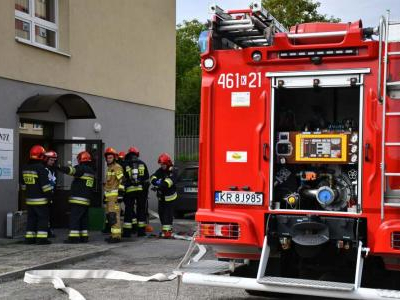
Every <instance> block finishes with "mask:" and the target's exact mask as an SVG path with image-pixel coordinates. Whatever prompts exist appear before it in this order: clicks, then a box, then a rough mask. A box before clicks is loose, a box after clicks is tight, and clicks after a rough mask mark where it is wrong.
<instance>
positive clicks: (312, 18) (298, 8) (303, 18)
mask: <svg viewBox="0 0 400 300" xmlns="http://www.w3.org/2000/svg"><path fill="white" fill-rule="evenodd" d="M262 4H263V6H264V7H265V8H266V9H267V10H268V11H269V12H270V13H271V14H272V15H273V16H274V17H275V18H276V19H277V20H278V21H279V22H280V23H281V24H282V25H283V26H285V27H286V28H287V29H290V27H291V26H293V25H296V24H301V23H309V22H335V23H337V22H340V19H338V18H334V17H333V16H330V17H328V16H327V15H322V14H319V13H318V11H317V9H318V7H319V6H320V5H321V3H319V2H313V1H311V0H290V1H288V0H263V1H262Z"/></svg>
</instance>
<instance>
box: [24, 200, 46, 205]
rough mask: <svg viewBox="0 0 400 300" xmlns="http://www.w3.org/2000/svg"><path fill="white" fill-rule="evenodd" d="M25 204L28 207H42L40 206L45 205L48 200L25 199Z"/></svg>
mask: <svg viewBox="0 0 400 300" xmlns="http://www.w3.org/2000/svg"><path fill="white" fill-rule="evenodd" d="M25 202H26V204H28V205H42V204H47V202H48V200H47V198H37V199H34V198H33V199H32V198H26V201H25Z"/></svg>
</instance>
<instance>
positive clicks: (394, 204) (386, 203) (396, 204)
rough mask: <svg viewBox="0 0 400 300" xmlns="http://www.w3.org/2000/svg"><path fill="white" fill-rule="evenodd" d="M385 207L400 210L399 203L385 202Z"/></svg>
mask: <svg viewBox="0 0 400 300" xmlns="http://www.w3.org/2000/svg"><path fill="white" fill-rule="evenodd" d="M383 205H385V206H387V207H399V208H400V203H399V202H385V203H384V204H383Z"/></svg>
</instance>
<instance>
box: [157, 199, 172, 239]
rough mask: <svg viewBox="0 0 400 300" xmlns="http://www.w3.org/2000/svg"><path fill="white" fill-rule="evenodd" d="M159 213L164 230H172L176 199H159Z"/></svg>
mask: <svg viewBox="0 0 400 300" xmlns="http://www.w3.org/2000/svg"><path fill="white" fill-rule="evenodd" d="M158 214H159V215H160V222H161V230H162V232H163V233H164V232H172V223H173V221H174V201H165V200H162V199H159V200H158Z"/></svg>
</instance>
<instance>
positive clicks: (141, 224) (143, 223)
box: [138, 222, 146, 228]
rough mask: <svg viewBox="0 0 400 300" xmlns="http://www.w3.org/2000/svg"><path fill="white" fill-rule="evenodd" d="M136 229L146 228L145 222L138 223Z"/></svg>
mask: <svg viewBox="0 0 400 300" xmlns="http://www.w3.org/2000/svg"><path fill="white" fill-rule="evenodd" d="M138 227H140V228H143V227H146V223H145V222H139V224H138Z"/></svg>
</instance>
